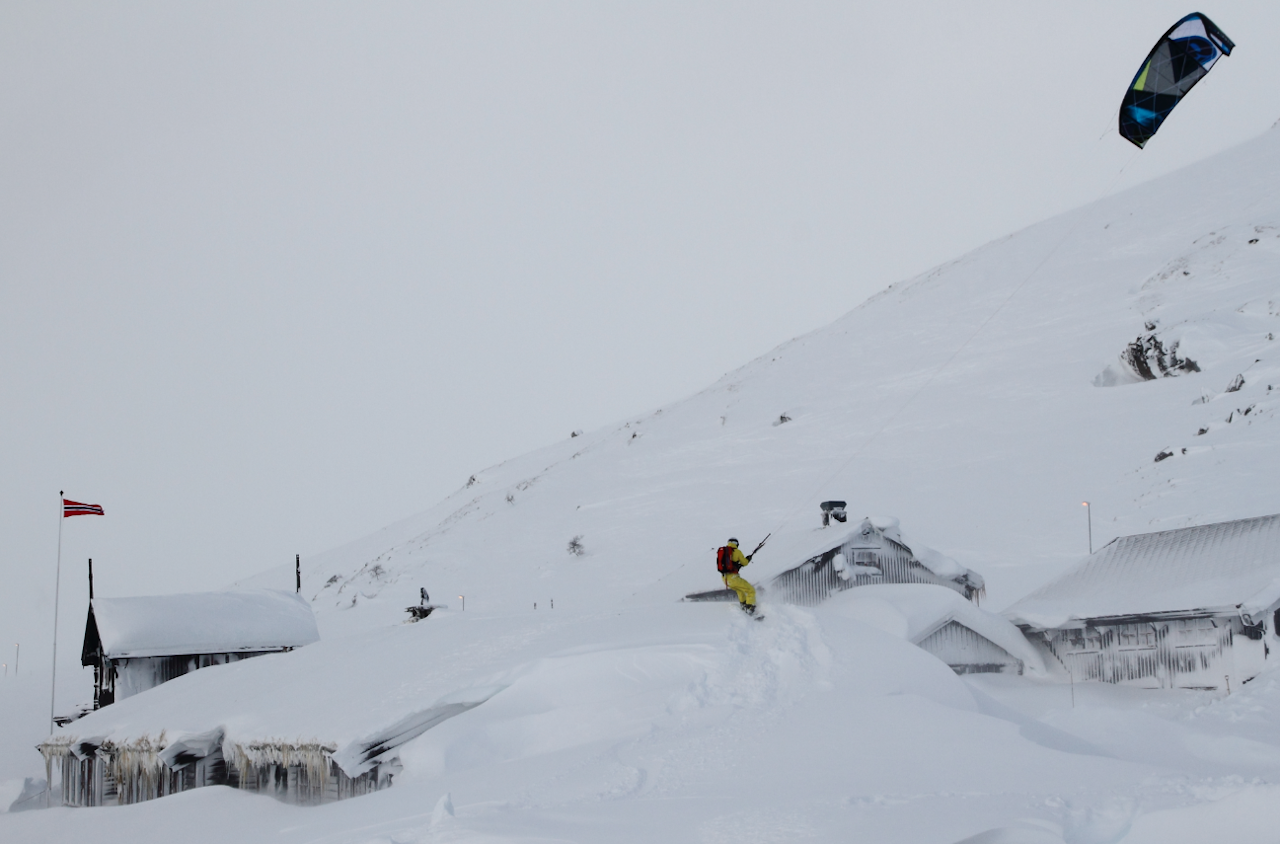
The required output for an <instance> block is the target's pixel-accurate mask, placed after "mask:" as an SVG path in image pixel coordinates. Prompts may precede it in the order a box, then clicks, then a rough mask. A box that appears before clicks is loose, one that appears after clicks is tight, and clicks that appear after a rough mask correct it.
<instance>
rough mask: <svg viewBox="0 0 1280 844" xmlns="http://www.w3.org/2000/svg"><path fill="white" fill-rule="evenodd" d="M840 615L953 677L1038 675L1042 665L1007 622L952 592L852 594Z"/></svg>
mask: <svg viewBox="0 0 1280 844" xmlns="http://www.w3.org/2000/svg"><path fill="white" fill-rule="evenodd" d="M839 601H840V602H841V604H842V606H841V607H840V611H842V612H843V614H845V615H847V616H850V617H853V618H856V619H858V620H859V621H862V622H864V623H867V624H870V625H871V626H873V627H878V628H880V629H882V630H884V631H886V632H888V633H892V634H894V635H896V636H900V637H901V638H903V639H906V640H907V641H909V642H911V643H912V644H913V645H916V646H917V647H919V648H920V649H921V650H924V651H927V652H929V653H931V654H933V655H934V656H936V657H937V658H938V659H940V660H942V661H943V662H945V663H946V664H947V666H948V667H949V668H950V669H951V670H952V671H954V672H956V673H957V674H996V673H998V674H1024V673H1032V674H1044V673H1045V667H1044V661H1043V659H1042V658H1041V656H1040V654H1039V653H1038V652H1037V651H1036V649H1035V648H1034V647H1033V646H1032V645H1031V643H1030V642H1028V641H1027V639H1026V637H1024V636H1023V635H1022V632H1021V631H1020V630H1019V629H1018V628H1017V627H1015V626H1014V625H1013V624H1012V623H1011V622H1009V620H1008V619H1006V618H1004V617H1002V616H999V615H996V614H995V613H991V612H988V611H986V610H983V609H979V608H978V607H976V606H974V605H973V604H972V603H971V602H969V601H967V600H965V599H964V597H962V596H961V595H960V594H959V593H957V592H956V591H955V590H952V589H947V588H944V587H941V586H935V585H930V584H914V583H911V584H885V585H880V586H869V587H868V588H866V589H857V590H854V591H852V592H850V593H849V594H848V595H845V596H842V597H841V598H840V599H839Z"/></svg>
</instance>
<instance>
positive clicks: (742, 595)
mask: <svg viewBox="0 0 1280 844" xmlns="http://www.w3.org/2000/svg"><path fill="white" fill-rule="evenodd" d="M724 585H725V586H728V587H729V588H730V589H732V590H733V591H734V592H737V593H738V603H740V604H749V605H751V606H753V607H754V606H755V605H756V589H755V587H754V586H752V585H751V584H750V583H747V581H745V580H743V579H742V578H741V577H739V576H738V575H737V574H726V575H725V576H724Z"/></svg>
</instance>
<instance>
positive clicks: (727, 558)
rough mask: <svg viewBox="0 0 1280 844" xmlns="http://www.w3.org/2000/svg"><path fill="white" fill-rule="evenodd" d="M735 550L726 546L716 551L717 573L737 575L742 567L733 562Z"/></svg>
mask: <svg viewBox="0 0 1280 844" xmlns="http://www.w3.org/2000/svg"><path fill="white" fill-rule="evenodd" d="M735 550H736V549H735V548H732V547H731V546H728V545H724V546H722V547H721V548H720V549H719V550H718V551H716V571H718V572H720V573H721V574H737V572H738V569H740V568H742V566H740V565H738V564H737V563H735V562H734V561H733V552H734V551H735Z"/></svg>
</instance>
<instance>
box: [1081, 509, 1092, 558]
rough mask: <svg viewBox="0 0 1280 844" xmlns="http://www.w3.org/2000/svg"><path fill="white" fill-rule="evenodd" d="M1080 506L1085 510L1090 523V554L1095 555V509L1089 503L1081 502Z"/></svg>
mask: <svg viewBox="0 0 1280 844" xmlns="http://www.w3.org/2000/svg"><path fill="white" fill-rule="evenodd" d="M1080 506H1081V507H1083V508H1084V514H1085V518H1086V519H1087V520H1088V522H1089V553H1090V554H1092V553H1093V508H1092V507H1090V506H1089V502H1088V501H1082V502H1080Z"/></svg>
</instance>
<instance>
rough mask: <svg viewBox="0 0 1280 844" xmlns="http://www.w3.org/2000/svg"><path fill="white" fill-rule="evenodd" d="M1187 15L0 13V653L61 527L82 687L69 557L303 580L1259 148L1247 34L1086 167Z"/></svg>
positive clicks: (1255, 46)
mask: <svg viewBox="0 0 1280 844" xmlns="http://www.w3.org/2000/svg"><path fill="white" fill-rule="evenodd" d="M1191 11H1193V9H1192V8H1191V7H1189V6H1187V5H1186V4H1185V3H1170V2H1130V0H1126V2H1124V3H1116V2H1114V0H1111V2H1074V3H1070V4H1067V3H1057V4H1049V3H1031V2H1026V0H1011V2H1004V3H992V2H976V1H975V0H970V2H966V3H955V2H942V0H935V2H907V1H906V0H899V2H894V3H885V2H863V3H856V2H849V0H843V2H831V3H824V2H815V3H804V2H787V3H772V4H758V3H749V2H743V0H734V2H726V3H688V2H673V3H661V2H644V3H601V2H589V3H526V2H520V3H474V2H465V3H462V2H460V3H423V2H414V3H390V2H385V3H343V4H336V3H302V2H295V3H268V2H261V1H260V0H254V2H243V3H237V2H227V0H218V2H206V3H202V2H189V1H187V2H182V3H172V2H165V3H149V4H136V3H100V2H86V3H57V2H50V0H38V2H18V0H8V2H5V3H3V4H0V354H2V356H3V357H2V359H3V367H0V399H2V401H3V407H2V411H3V413H2V415H0V420H2V424H0V459H2V462H0V537H2V538H3V542H2V544H0V573H2V574H3V588H2V589H0V642H4V641H9V642H13V641H18V640H21V641H23V642H25V643H28V644H27V645H24V653H26V654H29V655H30V656H29V657H28V658H29V659H30V660H31V664H32V669H33V670H34V669H37V668H38V667H39V666H40V665H41V660H42V659H44V660H47V654H48V650H47V640H48V637H49V626H50V623H51V622H50V619H49V616H50V614H51V610H52V597H53V586H54V580H53V569H54V563H55V555H56V551H57V547H56V545H57V538H58V533H57V530H58V491H59V490H60V489H65V490H66V492H67V495H68V497H70V498H74V499H78V500H81V501H89V502H94V503H100V504H102V505H103V506H104V507H105V508H106V511H107V515H106V516H105V517H104V518H80V519H72V520H68V521H67V522H66V524H65V528H66V532H65V535H64V542H63V563H64V573H65V574H66V580H65V581H64V591H63V601H64V604H63V608H64V609H63V613H64V619H65V620H66V624H65V625H64V627H63V629H64V631H65V635H67V636H68V637H70V638H71V639H73V640H75V641H73V642H72V645H71V646H70V651H77V652H78V644H79V642H78V639H77V638H76V637H78V636H79V635H80V633H81V631H82V629H83V627H82V626H83V614H84V601H85V597H86V590H85V589H84V586H83V573H84V561H85V559H86V558H87V557H90V556H92V557H94V559H95V562H96V569H97V585H98V589H99V594H102V595H130V594H146V593H160V592H172V591H182V590H203V589H213V588H218V587H221V586H223V585H225V584H227V583H229V582H230V581H232V580H234V579H236V578H238V577H241V576H244V575H247V574H250V573H253V572H256V571H259V570H261V569H264V568H266V567H268V566H273V565H279V564H281V563H283V562H287V561H289V560H292V558H293V555H294V554H295V553H302V554H303V555H307V554H311V553H315V552H318V551H322V550H325V549H327V548H329V547H331V546H334V545H337V544H340V543H343V542H345V541H348V540H351V539H354V538H357V537H359V536H361V535H362V534H365V533H368V532H370V531H372V530H375V529H377V528H379V527H381V526H383V525H385V524H387V523H389V522H391V521H393V520H395V519H398V518H400V517H403V516H406V515H408V514H411V513H413V512H416V511H419V510H422V509H424V508H426V507H428V506H429V505H431V504H433V503H434V502H436V501H437V500H439V499H440V498H441V497H443V496H444V495H446V494H448V493H449V492H451V491H452V490H454V489H456V488H457V487H459V486H460V485H462V484H463V483H465V481H466V479H467V477H468V476H469V475H470V474H471V473H473V472H476V471H478V470H480V469H482V468H484V467H485V466H488V465H490V464H492V463H495V462H497V461H500V460H502V459H504V458H507V457H510V456H513V455H515V454H518V453H521V452H524V451H527V450H529V449H532V448H535V447H537V446H540V445H543V444H545V443H547V442H550V441H553V440H556V439H559V438H562V437H567V436H568V435H569V433H570V431H572V430H573V429H576V428H592V427H595V426H599V425H603V424H606V423H609V422H612V421H614V420H617V419H620V418H623V417H625V416H627V415H629V414H632V413H637V412H641V411H645V410H649V409H652V408H654V407H656V406H658V405H659V404H662V403H665V402H669V401H671V400H674V399H678V398H681V397H683V396H685V395H687V394H689V393H691V392H694V391H696V390H698V389H700V388H702V387H704V386H706V385H707V384H709V383H710V382H711V381H713V380H715V379H716V378H718V377H719V376H720V375H721V374H723V373H724V372H726V371H728V370H730V369H732V368H734V367H736V366H738V365H740V364H742V363H744V362H746V361H747V360H749V359H750V358H752V357H754V356H756V355H759V354H762V353H764V352H766V351H767V350H768V349H770V348H771V347H772V346H774V345H776V344H777V343H780V342H782V341H785V340H787V339H789V338H791V337H793V336H795V335H797V334H801V333H804V332H806V331H808V330H810V329H813V328H816V327H819V326H821V325H823V324H825V323H827V322H829V321H831V320H832V319H834V318H835V317H837V316H838V315H840V314H842V313H844V312H845V311H847V310H849V309H850V308H853V307H855V306H856V305H857V304H858V303H859V302H861V301H862V300H863V299H865V298H866V297H867V296H868V295H870V294H872V293H874V292H876V291H877V290H879V289H881V288H883V287H885V286H886V285H888V284H890V283H892V282H894V281H897V280H899V279H902V278H904V277H907V276H910V275H913V274H916V273H918V272H921V271H923V270H925V269H928V268H929V267H931V266H933V265H935V264H938V263H940V262H943V261H946V260H948V259H951V258H954V257H957V256H958V255H960V254H961V253H963V252H965V251H967V250H969V249H972V248H974V247H976V246H979V245H981V244H982V243H984V242H986V241H988V240H991V239H994V238H996V237H999V236H1002V235H1004V234H1006V233H1008V232H1010V231H1012V230H1015V229H1018V228H1021V227H1023V226H1025V225H1028V224H1030V223H1032V222H1035V221H1036V220H1039V219H1043V218H1044V217H1047V216H1050V215H1052V214H1054V213H1057V212H1059V211H1062V210H1066V209H1068V208H1071V207H1074V206H1076V205H1080V204H1083V203H1085V202H1088V201H1090V200H1093V199H1096V198H1098V197H1099V196H1101V195H1102V194H1103V192H1104V191H1105V190H1106V189H1107V188H1108V186H1109V185H1111V184H1112V183H1113V182H1114V181H1115V180H1116V177H1117V174H1120V171H1121V168H1122V167H1125V168H1126V169H1125V170H1124V172H1123V174H1122V176H1121V178H1120V182H1119V187H1120V188H1123V187H1125V186H1127V185H1132V184H1135V183H1137V182H1139V181H1143V180H1146V179H1149V178H1151V177H1152V176H1154V175H1158V174H1160V173H1163V172H1167V171H1168V170H1170V169H1173V168H1176V167H1178V166H1181V165H1183V164H1186V163H1189V162H1191V161H1194V160H1196V159H1199V158H1202V157H1204V156H1206V155H1209V154H1211V153H1213V152H1216V151H1218V150H1221V149H1225V148H1227V147H1229V146H1232V145H1234V144H1237V143H1239V142H1241V141H1243V140H1246V139H1248V138H1250V137H1253V136H1255V135H1257V134H1259V133H1261V132H1263V131H1265V130H1266V129H1267V128H1268V127H1269V126H1271V124H1272V123H1274V122H1275V121H1276V118H1277V117H1280V97H1278V96H1277V93H1276V91H1277V86H1276V82H1275V81H1276V80H1277V79H1280V4H1277V3H1276V2H1275V0H1267V2H1219V3H1218V4H1216V5H1214V6H1206V7H1203V8H1202V9H1201V11H1204V12H1205V13H1207V14H1209V15H1210V16H1211V17H1213V18H1214V20H1215V21H1216V22H1217V23H1218V24H1219V25H1220V26H1221V27H1222V28H1223V29H1224V30H1225V31H1226V32H1227V34H1228V35H1230V36H1231V37H1233V38H1234V39H1235V40H1236V41H1237V42H1238V44H1239V47H1238V49H1237V50H1236V52H1235V53H1234V54H1233V55H1232V56H1231V57H1230V58H1228V59H1225V60H1223V61H1221V62H1220V63H1219V64H1218V65H1217V67H1216V68H1215V69H1214V71H1213V73H1212V74H1211V75H1210V76H1209V77H1208V78H1207V79H1206V80H1205V81H1204V82H1203V83H1201V85H1200V87H1198V88H1197V89H1196V90H1195V91H1194V92H1193V93H1192V95H1191V96H1190V97H1189V98H1188V100H1187V101H1186V102H1185V103H1184V104H1183V105H1182V106H1181V107H1180V108H1179V110H1178V111H1177V112H1175V114H1174V115H1173V117H1172V118H1171V119H1170V120H1169V122H1168V123H1167V124H1166V125H1165V127H1164V129H1163V130H1162V131H1161V133H1160V135H1159V136H1158V137H1157V138H1156V139H1155V140H1154V141H1153V142H1152V143H1151V144H1150V145H1149V147H1148V149H1147V150H1145V151H1143V152H1141V153H1139V154H1137V155H1135V154H1134V152H1135V151H1134V148H1133V147H1131V146H1130V145H1129V144H1127V143H1126V142H1124V141H1122V140H1120V139H1119V138H1118V137H1117V135H1116V133H1115V129H1114V122H1115V115H1116V109H1117V107H1118V105H1119V101H1120V98H1121V95H1122V93H1123V90H1124V88H1125V86H1126V85H1127V84H1128V82H1129V81H1130V79H1131V78H1132V76H1133V74H1134V73H1135V72H1136V70H1137V69H1138V65H1139V63H1140V62H1141V60H1142V59H1143V57H1144V56H1145V55H1146V52H1147V50H1148V49H1149V48H1150V47H1151V46H1152V44H1153V43H1154V41H1155V40H1156V38H1158V37H1159V36H1160V35H1161V33H1162V32H1164V30H1165V29H1166V28H1167V27H1168V26H1170V25H1171V24H1172V23H1173V22H1174V21H1175V20H1176V19H1177V18H1179V17H1181V16H1182V15H1184V14H1186V13H1188V12H1191ZM1126 165H1127V166H1126ZM288 585H289V584H282V586H286V587H287V586H288ZM5 647H9V648H11V646H5ZM2 651H3V649H2V648H0V658H3V657H4V654H3V652H2ZM42 655H43V656H42ZM74 656H75V653H72V655H71V657H72V659H71V660H70V661H72V662H74ZM46 670H47V669H46Z"/></svg>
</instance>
